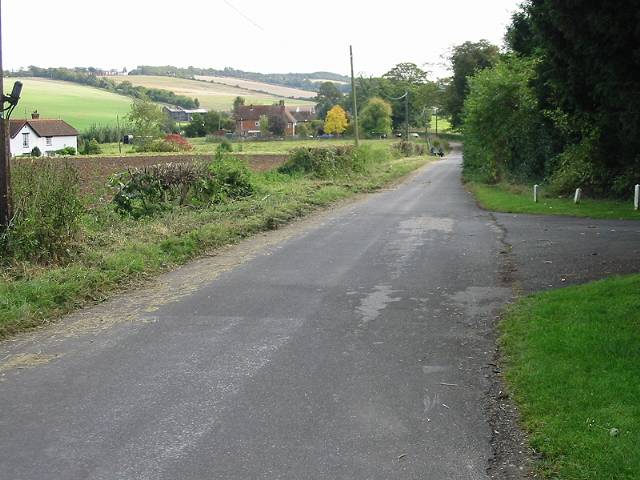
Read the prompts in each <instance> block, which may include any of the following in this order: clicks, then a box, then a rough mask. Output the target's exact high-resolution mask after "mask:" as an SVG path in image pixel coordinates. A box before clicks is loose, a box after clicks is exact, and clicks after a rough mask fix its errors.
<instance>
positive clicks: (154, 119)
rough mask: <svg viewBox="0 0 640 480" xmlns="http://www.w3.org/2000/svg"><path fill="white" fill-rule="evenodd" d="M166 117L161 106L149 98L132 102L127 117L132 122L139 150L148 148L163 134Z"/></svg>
mask: <svg viewBox="0 0 640 480" xmlns="http://www.w3.org/2000/svg"><path fill="white" fill-rule="evenodd" d="M164 117H165V114H164V113H162V111H161V110H160V108H158V106H157V105H156V104H155V103H153V102H151V101H149V100H146V99H141V100H136V101H134V102H133V103H132V104H131V111H130V112H129V114H128V115H127V119H128V121H129V123H130V124H131V127H132V131H133V135H134V139H135V143H136V148H137V149H138V150H140V151H145V150H148V149H149V148H150V146H151V144H152V143H153V142H154V140H156V139H158V138H160V137H161V136H162V125H163V123H164Z"/></svg>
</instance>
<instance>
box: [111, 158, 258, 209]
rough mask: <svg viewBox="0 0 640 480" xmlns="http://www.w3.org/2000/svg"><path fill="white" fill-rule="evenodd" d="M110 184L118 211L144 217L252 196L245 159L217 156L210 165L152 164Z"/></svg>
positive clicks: (127, 173) (128, 173)
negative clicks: (182, 207) (176, 208)
mask: <svg viewBox="0 0 640 480" xmlns="http://www.w3.org/2000/svg"><path fill="white" fill-rule="evenodd" d="M111 186H112V187H113V188H115V190H116V192H115V195H114V197H113V203H114V205H115V209H116V211H117V212H119V213H121V214H127V215H131V216H133V217H134V218H141V217H145V216H149V215H153V214H156V213H158V212H161V211H165V210H170V209H172V208H175V207H179V206H185V205H190V206H194V207H201V206H207V205H210V204H211V203H218V202H224V201H226V200H228V199H235V198H240V197H244V196H247V195H251V194H252V193H253V184H252V179H251V173H250V172H249V169H248V168H247V166H246V165H245V164H244V162H242V161H240V160H237V159H235V158H233V157H224V156H222V155H218V156H217V157H216V160H214V161H213V162H212V163H210V164H209V165H207V166H205V165H203V164H173V163H167V164H162V165H152V166H149V167H145V168H140V169H132V170H128V171H126V172H123V173H121V174H118V175H115V176H113V177H112V179H111Z"/></svg>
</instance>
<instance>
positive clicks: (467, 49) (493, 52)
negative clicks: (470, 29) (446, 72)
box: [445, 40, 500, 127]
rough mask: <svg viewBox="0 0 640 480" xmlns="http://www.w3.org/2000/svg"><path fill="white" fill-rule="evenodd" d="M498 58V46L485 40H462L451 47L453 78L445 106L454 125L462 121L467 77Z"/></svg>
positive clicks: (458, 124) (466, 91)
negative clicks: (462, 41) (459, 43)
mask: <svg viewBox="0 0 640 480" xmlns="http://www.w3.org/2000/svg"><path fill="white" fill-rule="evenodd" d="M499 58H500V51H499V49H498V47H496V46H495V45H492V44H491V43H489V42H488V41H487V40H480V41H479V42H464V43H463V44H461V45H458V46H456V47H454V48H453V51H452V53H451V56H450V57H449V61H450V62H451V68H452V70H453V79H452V82H451V84H450V86H449V90H448V91H447V96H446V101H445V108H446V110H447V112H448V113H449V114H450V115H451V124H452V125H453V126H454V127H459V126H460V124H461V123H462V106H463V104H464V99H465V97H466V96H467V93H468V87H467V82H468V80H467V79H468V77H470V76H471V75H473V74H474V73H475V72H477V71H478V70H482V69H484V68H488V67H491V66H492V65H494V64H495V63H496V62H497V61H498V59H499Z"/></svg>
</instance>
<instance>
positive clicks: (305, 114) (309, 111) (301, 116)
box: [287, 105, 318, 123]
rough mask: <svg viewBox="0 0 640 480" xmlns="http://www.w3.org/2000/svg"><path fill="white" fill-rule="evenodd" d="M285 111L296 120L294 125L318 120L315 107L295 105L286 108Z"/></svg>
mask: <svg viewBox="0 0 640 480" xmlns="http://www.w3.org/2000/svg"><path fill="white" fill-rule="evenodd" d="M287 110H289V113H290V114H291V115H292V116H293V118H295V119H296V123H308V122H311V121H312V120H315V119H317V118H318V116H317V115H316V106H315V105H296V106H295V107H287Z"/></svg>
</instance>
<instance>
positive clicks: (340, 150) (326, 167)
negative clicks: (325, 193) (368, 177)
mask: <svg viewBox="0 0 640 480" xmlns="http://www.w3.org/2000/svg"><path fill="white" fill-rule="evenodd" d="M362 158H363V156H362V155H361V156H360V157H358V156H357V155H356V154H355V148H354V147H352V146H337V147H300V148H295V149H294V150H292V151H291V153H290V154H289V159H288V160H287V162H286V163H285V164H284V165H282V166H281V167H280V168H279V171H280V172H282V173H288V174H291V173H303V174H311V175H313V176H314V177H316V178H331V177H335V176H338V175H344V174H348V173H352V172H360V171H364V163H363V161H362Z"/></svg>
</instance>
